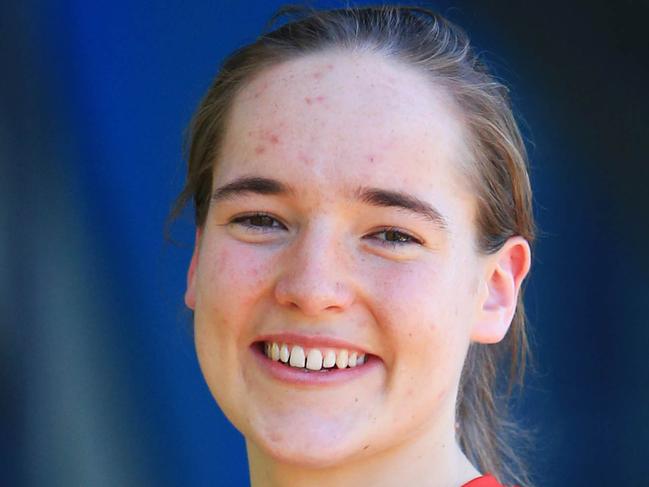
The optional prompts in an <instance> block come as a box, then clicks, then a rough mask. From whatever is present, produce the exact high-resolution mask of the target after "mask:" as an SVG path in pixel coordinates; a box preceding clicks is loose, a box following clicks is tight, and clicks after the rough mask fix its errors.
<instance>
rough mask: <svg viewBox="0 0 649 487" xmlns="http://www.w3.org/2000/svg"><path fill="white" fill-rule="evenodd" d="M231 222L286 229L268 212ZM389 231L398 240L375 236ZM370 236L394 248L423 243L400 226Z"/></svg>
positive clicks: (252, 227)
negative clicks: (259, 221)
mask: <svg viewBox="0 0 649 487" xmlns="http://www.w3.org/2000/svg"><path fill="white" fill-rule="evenodd" d="M253 218H268V219H270V220H272V221H271V225H272V226H265V225H253V224H252V223H250V222H251V221H252V219H253ZM230 223H231V224H235V225H241V226H242V227H244V228H245V229H246V230H250V231H253V232H258V233H264V232H267V231H269V230H271V229H274V228H282V229H286V227H285V226H284V224H282V223H281V222H280V221H279V220H277V219H276V218H274V217H273V216H271V215H269V214H268V213H252V214H249V215H242V216H238V217H236V218H233V219H232V221H231V222H230ZM274 223H277V224H278V226H274V225H273V224H274ZM389 233H391V234H393V236H396V237H397V238H398V240H384V239H380V238H375V236H376V235H381V234H385V235H386V237H387V235H388V234H389ZM368 238H372V239H374V240H377V241H378V242H380V245H383V246H385V247H392V248H397V247H401V246H404V245H412V244H417V245H421V244H422V243H423V242H422V241H421V240H419V239H417V238H415V237H413V236H412V235H410V234H409V233H406V232H404V231H403V230H400V229H399V228H396V227H386V228H383V229H381V230H379V231H378V232H374V233H372V234H371V235H368Z"/></svg>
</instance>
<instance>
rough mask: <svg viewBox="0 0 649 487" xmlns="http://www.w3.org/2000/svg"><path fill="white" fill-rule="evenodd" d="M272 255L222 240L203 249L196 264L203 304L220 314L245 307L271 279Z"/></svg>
mask: <svg viewBox="0 0 649 487" xmlns="http://www.w3.org/2000/svg"><path fill="white" fill-rule="evenodd" d="M274 268H275V266H274V265H273V259H272V255H271V254H270V253H269V252H267V251H264V250H262V249H261V247H255V246H253V245H247V244H243V243H241V242H233V241H227V240H226V241H224V242H219V243H216V244H214V245H212V246H211V247H208V248H206V249H205V250H204V251H203V252H202V253H201V257H200V260H199V264H198V270H197V271H198V284H199V290H198V291H199V298H200V302H201V304H202V305H203V307H207V308H209V309H210V310H211V311H212V312H217V313H223V312H224V311H226V310H230V309H239V310H242V309H246V306H248V305H250V304H252V302H254V301H255V299H256V298H257V296H259V295H260V293H263V292H264V290H265V289H266V288H267V287H268V286H269V283H270V282H271V281H272V279H271V277H272V272H273V269H274Z"/></svg>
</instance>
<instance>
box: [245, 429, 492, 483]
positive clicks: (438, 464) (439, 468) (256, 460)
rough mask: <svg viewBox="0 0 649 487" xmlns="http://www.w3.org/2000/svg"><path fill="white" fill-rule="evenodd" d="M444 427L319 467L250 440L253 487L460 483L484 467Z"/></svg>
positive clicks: (466, 480)
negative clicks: (283, 457) (269, 452)
mask: <svg viewBox="0 0 649 487" xmlns="http://www.w3.org/2000/svg"><path fill="white" fill-rule="evenodd" d="M446 429H447V430H449V429H450V431H446V432H445V434H444V435H439V434H431V432H430V431H428V432H427V433H425V434H419V435H416V436H414V437H412V438H409V439H408V440H406V441H405V442H404V443H402V444H399V445H397V446H395V447H392V448H391V449H388V450H384V451H381V452H377V453H375V454H374V455H371V456H367V457H364V458H361V459H359V460H355V461H353V462H346V463H344V464H336V465H333V466H328V467H321V468H313V467H305V466H303V465H295V464H291V463H287V462H282V461H278V460H277V459H274V458H272V457H270V456H269V455H267V454H266V453H265V452H263V451H262V450H261V449H259V448H258V447H257V446H256V445H255V444H254V443H252V442H251V441H247V442H246V447H247V451H248V461H249V465H250V482H251V487H298V486H304V485H308V486H310V487H320V486H323V487H324V486H331V485H372V486H375V487H393V486H401V485H417V486H422V487H424V486H425V487H459V486H461V485H464V484H465V483H466V482H468V481H470V480H472V479H474V478H476V477H478V476H480V473H479V472H478V471H477V470H476V469H475V467H474V466H473V465H471V463H470V462H469V460H468V459H467V458H466V456H465V455H464V454H463V453H462V451H461V450H460V448H459V446H458V445H457V443H456V442H455V431H454V429H453V427H452V426H451V427H450V428H446ZM436 433H439V431H438V432H436Z"/></svg>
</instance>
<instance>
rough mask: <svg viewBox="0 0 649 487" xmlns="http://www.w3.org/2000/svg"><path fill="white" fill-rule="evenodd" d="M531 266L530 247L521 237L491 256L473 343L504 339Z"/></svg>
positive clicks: (513, 239) (517, 237) (508, 242)
mask: <svg viewBox="0 0 649 487" xmlns="http://www.w3.org/2000/svg"><path fill="white" fill-rule="evenodd" d="M530 264H531V250H530V246H529V244H528V242H527V240H525V239H524V238H523V237H520V236H516V237H511V238H510V239H509V240H507V242H505V244H504V245H503V246H502V248H501V249H500V250H498V252H496V253H495V254H493V255H492V256H490V259H489V265H488V267H487V277H486V280H485V282H484V286H485V292H484V293H483V299H482V302H481V309H480V310H479V318H478V320H477V322H476V323H475V325H474V327H473V330H472V333H471V340H472V341H474V342H477V343H497V342H499V341H501V340H502V339H503V337H504V336H505V334H506V333H507V330H508V329H509V325H510V324H511V322H512V318H513V317H514V313H515V311H516V304H517V303H518V294H519V292H520V288H521V284H522V283H523V279H525V276H527V273H528V272H529V270H530Z"/></svg>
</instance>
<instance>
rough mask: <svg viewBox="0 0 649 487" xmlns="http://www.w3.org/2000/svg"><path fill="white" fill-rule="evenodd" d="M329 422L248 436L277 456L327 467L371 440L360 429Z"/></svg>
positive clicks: (280, 459) (287, 461) (307, 465)
mask: <svg viewBox="0 0 649 487" xmlns="http://www.w3.org/2000/svg"><path fill="white" fill-rule="evenodd" d="M327 426H328V425H326V424H316V425H313V427H311V428H309V427H303V426H302V427H293V428H281V427H279V428H264V429H262V430H260V431H257V432H255V433H253V434H245V437H246V441H248V442H251V443H253V444H254V446H255V447H256V448H257V449H258V450H260V451H261V452H263V453H264V454H265V455H267V456H269V457H270V458H272V459H273V460H275V461H277V462H280V463H285V464H291V465H299V466H303V467H305V468H327V467H331V466H334V465H337V464H339V463H341V462H344V461H349V459H350V458H351V457H354V456H356V455H358V454H359V452H361V451H362V448H363V446H364V445H366V444H368V443H369V441H365V442H364V441H363V438H362V436H364V435H359V434H358V433H360V432H352V431H349V430H341V429H339V428H336V427H333V428H330V427H327ZM342 431H346V432H345V433H342Z"/></svg>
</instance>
